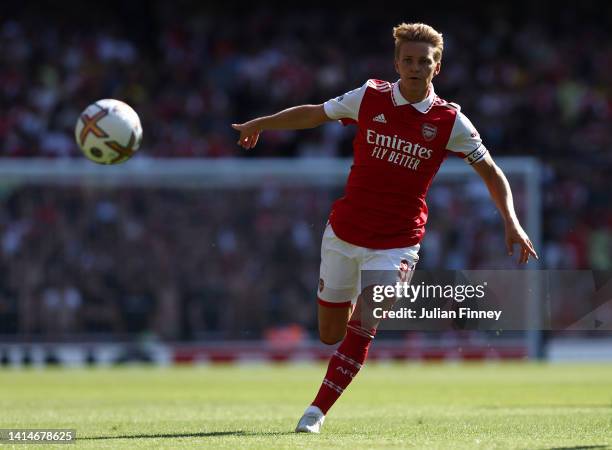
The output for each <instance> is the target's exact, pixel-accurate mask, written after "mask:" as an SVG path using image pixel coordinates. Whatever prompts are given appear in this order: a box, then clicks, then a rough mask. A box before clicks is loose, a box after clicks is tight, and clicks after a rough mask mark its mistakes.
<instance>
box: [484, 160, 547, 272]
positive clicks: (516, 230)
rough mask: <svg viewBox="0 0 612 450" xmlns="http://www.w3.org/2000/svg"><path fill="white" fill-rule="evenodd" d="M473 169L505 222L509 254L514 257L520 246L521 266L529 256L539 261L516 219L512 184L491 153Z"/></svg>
mask: <svg viewBox="0 0 612 450" xmlns="http://www.w3.org/2000/svg"><path fill="white" fill-rule="evenodd" d="M472 167H473V168H474V170H475V171H476V173H478V175H480V177H481V178H482V179H483V181H484V182H485V184H486V185H487V188H488V189H489V193H490V194H491V198H492V199H493V201H494V202H495V205H496V206H497V209H498V210H499V213H500V214H501V216H502V218H503V220H504V225H505V228H506V248H507V250H508V254H509V255H512V254H513V253H514V245H515V244H518V245H519V247H520V249H521V254H520V258H519V264H525V263H527V261H528V260H529V255H531V256H533V257H534V258H536V259H538V254H537V253H536V251H535V249H534V247H533V244H532V243H531V240H530V239H529V236H527V233H525V230H523V227H522V226H521V224H520V222H519V220H518V218H517V217H516V212H515V211H514V201H513V199H512V190H511V189H510V184H509V183H508V179H507V178H506V176H505V175H504V172H503V171H502V170H501V169H500V168H499V166H498V165H497V164H495V161H493V158H492V157H491V155H490V154H489V152H487V153H486V154H485V155H484V157H483V158H482V159H481V160H480V161H478V162H476V163H474V164H472Z"/></svg>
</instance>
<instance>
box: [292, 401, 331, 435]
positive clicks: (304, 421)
mask: <svg viewBox="0 0 612 450" xmlns="http://www.w3.org/2000/svg"><path fill="white" fill-rule="evenodd" d="M323 422H325V414H323V412H322V411H321V410H320V409H319V408H317V407H316V406H313V405H310V406H309V407H308V408H306V411H304V415H303V416H302V418H301V419H300V421H299V422H298V424H297V427H296V428H295V432H296V433H320V432H321V426H322V425H323Z"/></svg>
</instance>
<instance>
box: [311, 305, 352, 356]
mask: <svg viewBox="0 0 612 450" xmlns="http://www.w3.org/2000/svg"><path fill="white" fill-rule="evenodd" d="M352 311H353V305H352V304H351V303H350V301H349V304H348V305H346V304H341V305H336V304H328V305H325V304H322V302H321V300H319V305H318V318H319V338H320V339H321V342H323V343H324V344H327V345H334V344H337V343H338V342H340V341H341V340H342V339H344V336H345V335H346V325H347V323H348V321H349V319H350V317H351V313H352Z"/></svg>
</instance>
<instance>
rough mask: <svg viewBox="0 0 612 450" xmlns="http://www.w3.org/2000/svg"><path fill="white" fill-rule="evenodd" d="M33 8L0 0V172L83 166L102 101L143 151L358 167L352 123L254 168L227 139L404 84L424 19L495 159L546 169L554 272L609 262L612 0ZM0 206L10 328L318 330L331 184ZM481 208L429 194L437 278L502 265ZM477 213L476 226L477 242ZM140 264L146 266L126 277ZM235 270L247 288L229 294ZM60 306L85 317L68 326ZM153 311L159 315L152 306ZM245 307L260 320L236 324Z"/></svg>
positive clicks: (272, 147) (290, 143)
mask: <svg viewBox="0 0 612 450" xmlns="http://www.w3.org/2000/svg"><path fill="white" fill-rule="evenodd" d="M33 3H34V2H22V3H20V4H13V3H12V2H6V3H4V4H3V5H1V6H0V163H1V158H11V157H47V158H64V157H78V156H79V152H78V150H77V147H76V144H75V142H74V138H73V130H74V125H75V121H76V118H77V117H78V114H79V113H80V111H81V110H82V109H84V108H85V107H86V106H87V105H88V104H89V103H91V102H92V101H94V100H97V99H100V98H108V97H111V98H119V99H122V100H124V101H126V102H127V103H129V104H131V105H132V106H133V107H134V108H135V109H136V111H137V112H138V113H139V115H140V117H141V120H142V122H143V129H144V133H145V137H144V142H143V146H142V150H141V152H140V153H139V154H138V156H137V157H138V158H152V157H227V156H231V157H236V156H244V157H262V156H283V155H285V156H290V157H312V156H329V157H337V156H349V155H350V154H351V151H352V150H351V144H350V143H351V140H352V134H353V131H354V129H353V128H352V127H346V128H345V127H341V126H339V125H338V124H335V123H330V124H327V125H325V126H323V127H320V128H319V129H316V130H308V131H301V132H267V133H266V134H265V135H264V136H263V138H262V139H260V142H259V144H258V147H257V148H256V149H255V150H254V151H251V152H250V153H248V154H246V153H243V152H241V151H240V150H239V148H238V147H237V146H236V144H235V141H236V137H237V136H236V134H235V132H234V131H233V130H232V129H231V128H230V126H229V125H230V124H231V123H233V122H240V121H244V120H247V119H249V118H252V117H254V116H257V115H261V114H267V113H272V112H275V111H277V110H279V109H282V108H285V107H289V106H293V105H296V104H301V103H321V102H323V101H325V100H326V99H328V98H331V97H335V96H337V95H339V94H341V93H343V92H345V91H347V90H349V89H352V88H355V87H357V86H359V85H361V84H362V83H363V82H364V81H365V80H366V79H368V78H381V79H387V80H395V78H396V74H395V73H394V71H393V65H392V56H393V41H392V35H391V29H392V27H393V26H394V25H396V24H397V23H399V22H401V21H425V22H427V23H430V24H431V25H433V26H434V27H436V28H437V29H439V30H440V31H442V32H443V34H444V38H445V54H444V59H443V68H442V72H441V74H440V76H439V77H438V78H437V79H436V80H435V85H436V91H437V93H438V94H439V95H440V96H442V97H443V98H446V99H448V100H451V101H455V102H457V103H459V104H461V106H462V109H463V111H464V112H465V113H466V114H467V115H468V117H470V119H471V120H472V122H473V123H474V124H475V125H476V127H477V128H478V129H479V131H480V133H481V135H482V136H483V139H484V141H485V144H486V145H487V147H488V148H489V149H490V150H491V152H492V154H493V155H494V156H498V155H499V156H507V155H521V156H533V157H535V158H537V159H538V160H539V161H540V162H541V163H542V167H543V183H542V194H543V207H544V209H543V216H542V219H543V243H542V248H541V249H539V250H540V253H541V255H542V258H543V264H544V267H547V268H593V269H602V270H610V269H612V207H611V206H610V201H609V200H610V189H609V180H610V178H611V177H612V170H611V168H612V152H611V151H610V150H612V133H611V132H610V131H609V123H610V120H611V119H612V91H611V88H610V75H609V74H610V73H612V43H611V41H610V40H609V39H608V35H609V30H608V23H607V22H606V18H607V17H610V16H612V4H610V3H607V2H582V4H572V5H571V6H565V7H561V6H558V5H557V4H556V3H554V2H551V1H544V2H527V1H521V2H519V4H518V5H517V4H516V2H514V3H510V2H508V3H500V2H494V3H492V4H490V5H482V4H481V5H480V6H479V7H478V8H476V9H471V8H466V7H465V5H463V4H461V5H455V6H449V5H446V6H445V9H444V10H443V11H440V10H439V9H438V8H436V7H435V6H433V5H432V6H427V5H421V6H419V7H418V8H417V7H415V6H414V5H410V6H406V7H401V6H396V7H394V8H391V9H388V8H382V7H380V5H373V6H371V7H369V6H367V5H360V6H359V7H358V8H353V9H348V10H346V9H335V8H334V7H331V6H330V7H328V8H325V9H315V8H304V9H300V10H291V9H288V7H282V6H279V7H275V8H272V7H269V6H261V7H258V8H255V9H253V10H250V11H249V12H248V13H246V14H245V12H244V11H243V10H241V9H239V7H238V6H236V5H233V4H232V3H231V2H229V3H227V4H224V9H221V8H220V7H214V6H210V5H209V6H204V5H197V4H196V3H192V2H182V1H179V2H172V3H168V2H161V1H154V2H142V3H140V2H108V3H106V4H104V5H96V6H95V8H96V11H95V12H96V13H95V14H89V12H90V11H87V10H86V9H85V8H91V6H88V5H85V4H76V3H75V4H73V5H72V7H71V8H63V9H62V10H61V11H59V10H54V9H52V8H51V7H50V6H49V7H48V9H46V8H47V7H46V6H44V5H40V4H33ZM215 8H216V9H215ZM551 11H554V12H551ZM477 189H480V190H479V191H478V192H480V193H481V194H482V193H483V191H482V189H481V188H474V190H477ZM472 193H473V192H472ZM335 194H338V193H337V192H336V193H335ZM4 195H5V197H4V198H3V200H2V208H0V239H1V244H2V248H1V251H2V254H1V258H0V334H1V333H3V332H10V333H12V332H16V331H18V330H19V331H21V332H26V333H34V332H35V331H36V330H38V331H41V330H47V331H49V332H54V331H53V330H56V331H57V330H60V331H61V330H62V329H63V330H67V329H70V330H81V331H83V330H99V331H100V332H108V331H109V330H110V331H112V332H116V333H121V332H126V333H129V332H132V331H143V330H146V329H149V330H153V329H155V330H157V333H158V334H159V335H162V336H167V337H183V338H190V337H196V335H197V333H199V332H201V331H206V332H220V333H229V334H231V333H234V334H235V333H238V332H239V330H242V331H240V332H244V333H247V332H249V330H252V332H253V333H256V332H258V330H259V331H261V330H262V329H263V328H265V327H266V326H267V325H269V323H277V322H279V321H285V320H287V321H289V322H291V320H289V319H288V318H290V319H292V320H293V319H295V320H298V318H299V321H301V322H300V323H303V324H304V325H305V326H307V327H310V326H312V325H313V324H314V323H315V322H314V320H315V319H314V317H313V309H312V307H311V305H310V303H308V302H310V300H311V297H312V286H311V284H312V280H315V281H316V279H317V278H318V265H317V264H318V245H319V237H320V235H321V226H322V223H323V222H324V218H325V216H326V214H327V212H328V209H329V205H330V204H331V201H332V200H333V198H334V195H332V193H330V192H328V191H325V195H321V192H318V191H317V190H314V191H313V192H306V191H300V192H296V193H295V192H280V193H277V194H275V195H272V194H270V193H269V192H268V191H266V190H265V189H262V190H261V192H256V191H253V192H248V193H244V192H243V193H240V195H238V193H235V192H228V193H224V197H223V199H220V198H219V197H218V196H215V195H212V194H209V193H199V194H197V195H195V194H186V193H177V192H170V191H162V190H160V191H147V192H146V193H145V192H143V191H127V192H123V191H122V192H121V193H119V192H107V193H100V192H90V191H87V190H84V189H80V188H74V189H65V190H62V189H39V188H21V189H16V190H14V191H12V192H6V193H5V194H4ZM294 196H297V197H294ZM269 197H273V198H276V200H275V201H276V202H277V204H275V205H274V206H273V207H266V206H265V202H266V201H269V200H266V199H268V198H269ZM296 198H297V199H299V201H297V202H296V200H295V199H296ZM479 198H481V199H482V198H484V200H479V201H478V202H476V203H475V204H476V205H481V206H480V209H478V210H475V211H474V214H473V215H466V214H465V213H463V212H462V211H463V210H462V209H461V208H460V207H459V206H457V202H458V201H459V200H457V198H456V197H454V196H449V195H448V193H446V192H445V190H444V189H443V188H440V189H438V190H435V189H434V191H433V192H432V194H431V196H430V203H431V204H432V205H433V208H434V210H435V208H436V207H439V208H440V211H443V213H441V214H438V215H437V216H436V217H435V220H432V222H431V223H430V227H429V231H428V237H427V238H426V239H428V240H426V242H425V244H426V245H424V247H423V251H424V256H425V257H424V258H423V264H425V265H426V266H425V267H427V265H429V267H447V268H461V267H474V268H478V267H486V266H487V264H488V265H489V266H490V265H491V264H493V263H492V262H491V258H494V257H495V256H492V255H483V253H487V252H489V253H494V252H492V251H491V250H490V249H491V248H493V246H489V245H486V244H487V243H489V242H492V241H495V243H496V244H497V243H498V242H497V241H496V240H499V237H498V235H499V233H500V230H499V229H498V228H496V226H497V225H498V224H496V225H495V226H489V224H488V223H487V221H486V220H485V219H484V218H485V217H488V216H487V214H488V212H489V211H490V208H491V204H490V201H489V200H488V199H486V191H485V192H484V197H483V196H482V195H480V197H479ZM449 199H450V200H449ZM260 202H263V203H264V205H263V206H261V205H260ZM294 202H295V203H294ZM237 205H242V207H239V206H237ZM451 211H457V212H456V213H455V214H454V215H453V214H451ZM170 217H171V218H172V220H168V218H170ZM473 217H479V218H481V219H480V220H479V222H478V227H476V231H474V230H475V229H474V226H473V225H474V220H473ZM170 225H172V226H170ZM470 227H471V228H470ZM253 233H255V236H253ZM153 237H155V238H153ZM483 242H484V244H485V245H481V244H482V243H483ZM119 243H120V244H119ZM478 243H480V244H478ZM111 249H112V251H111ZM428 253H429V254H428ZM133 255H140V259H137V261H140V263H139V264H136V265H135V266H133V265H131V264H130V265H126V266H125V267H124V266H123V265H122V264H121V262H122V261H127V259H128V256H129V257H133ZM263 261H265V264H266V265H265V266H263V265H262V262H263ZM288 261H290V262H291V263H290V264H288V263H287V262H288ZM263 274H265V275H263ZM228 277H230V278H234V277H235V280H236V282H232V283H226V284H225V286H220V284H219V280H220V279H222V278H223V279H227V278H228ZM296 279H297V280H299V281H297V282H296ZM228 286H229V287H228ZM228 289H229V290H230V291H231V292H228ZM17 299H21V300H20V301H17ZM85 299H86V301H84V300H85ZM176 299H179V300H180V301H178V302H177V301H176ZM230 299H232V300H230ZM255 299H257V300H255ZM218 302H224V303H227V304H228V305H230V307H229V308H224V309H223V310H221V309H220V308H219V305H218ZM58 304H64V305H69V308H72V310H73V311H74V314H72V315H71V314H65V313H64V312H62V313H61V314H55V315H54V312H53V311H55V310H54V308H55V306H54V305H58ZM151 304H155V305H156V306H155V308H154V309H153V310H152V311H156V312H155V314H154V316H149V315H150V314H149V312H147V313H146V314H144V313H143V311H144V310H145V309H146V308H148V305H151ZM260 304H262V305H266V307H265V308H259V307H258V306H256V305H260ZM173 305H174V306H173ZM176 305H180V308H178V307H177V306H176ZM20 308H25V309H24V310H23V311H21V313H20ZM232 308H233V309H232ZM245 308H246V309H247V310H248V311H249V314H250V316H249V321H248V322H249V323H248V324H247V323H243V322H245V320H244V316H243V315H242V314H239V313H238V312H236V311H243V312H244V310H245ZM248 308H251V309H252V311H251V309H248ZM146 310H147V311H150V309H146ZM31 311H34V312H35V313H32V314H30V312H31ZM232 311H234V312H232ZM26 312H27V314H26ZM11 314H14V316H11ZM37 317H38V318H37ZM169 317H174V318H175V319H173V320H165V319H167V318H169ZM126 318H129V320H128V319H126ZM162 318H163V319H164V320H162ZM17 319H18V320H17ZM274 321H276V322H274ZM252 323H256V324H257V325H252ZM170 324H171V325H170ZM58 332H59V331H58Z"/></svg>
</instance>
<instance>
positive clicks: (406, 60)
mask: <svg viewBox="0 0 612 450" xmlns="http://www.w3.org/2000/svg"><path fill="white" fill-rule="evenodd" d="M434 54H435V48H434V46H433V45H431V44H428V43H426V42H404V43H402V44H401V46H400V50H399V55H398V58H397V59H396V60H395V70H396V71H397V73H398V74H399V75H400V79H401V83H402V85H403V86H402V87H404V89H405V90H406V91H407V92H410V94H411V96H419V95H420V94H424V95H426V93H427V89H428V88H429V84H430V83H431V80H432V79H433V77H435V76H436V75H438V73H439V72H440V63H439V62H436V61H435V60H434ZM407 100H411V99H407ZM417 100H418V99H417Z"/></svg>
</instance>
